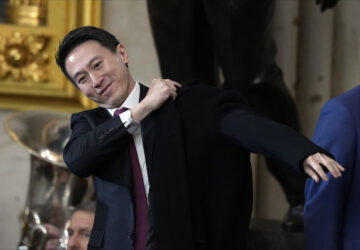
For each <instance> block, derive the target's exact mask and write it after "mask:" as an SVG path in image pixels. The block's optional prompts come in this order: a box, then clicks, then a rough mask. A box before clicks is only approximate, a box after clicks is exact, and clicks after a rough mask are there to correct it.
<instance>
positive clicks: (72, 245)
mask: <svg viewBox="0 0 360 250" xmlns="http://www.w3.org/2000/svg"><path fill="white" fill-rule="evenodd" d="M67 247H68V250H72V249H78V248H79V244H78V240H77V237H76V236H74V235H73V236H71V237H69V240H68V246H67Z"/></svg>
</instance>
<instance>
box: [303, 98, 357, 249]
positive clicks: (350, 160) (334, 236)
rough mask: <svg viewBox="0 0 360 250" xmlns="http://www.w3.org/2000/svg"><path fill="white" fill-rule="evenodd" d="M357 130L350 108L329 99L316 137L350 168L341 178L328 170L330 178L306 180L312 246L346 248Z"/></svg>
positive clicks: (306, 218)
mask: <svg viewBox="0 0 360 250" xmlns="http://www.w3.org/2000/svg"><path fill="white" fill-rule="evenodd" d="M355 134H356V127H355V124H354V121H353V119H352V117H351V114H350V113H349V111H348V110H347V109H346V108H345V107H344V106H343V105H341V104H339V103H337V102H335V101H330V102H328V103H327V104H326V105H325V106H324V108H323V109H322V111H321V113H320V116H319V120H318V123H317V126H316V130H315V133H314V136H313V141H314V142H315V143H317V144H318V145H320V146H322V147H323V148H325V149H327V150H329V152H330V153H332V154H333V155H334V156H335V157H336V159H337V161H339V162H340V163H341V164H342V165H343V166H344V167H345V168H346V172H345V173H344V175H343V176H342V178H340V179H334V178H332V177H331V176H330V175H329V174H328V178H329V181H327V182H321V183H315V182H314V181H313V180H311V179H308V180H307V182H306V187H305V213H304V222H305V236H306V239H307V241H306V243H307V249H308V250H315V249H316V250H317V249H327V250H337V249H341V248H342V240H341V238H342V237H343V231H342V228H343V225H344V214H345V206H346V204H347V200H346V197H347V195H348V194H349V192H350V186H351V174H352V172H353V167H354V166H355V150H356V136H355Z"/></svg>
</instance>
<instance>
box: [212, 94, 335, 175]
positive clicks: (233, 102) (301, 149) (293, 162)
mask: <svg viewBox="0 0 360 250" xmlns="http://www.w3.org/2000/svg"><path fill="white" fill-rule="evenodd" d="M216 106H217V119H216V120H217V121H218V122H219V130H220V132H221V133H223V134H224V135H225V136H226V137H228V138H229V139H230V140H231V141H233V142H234V143H235V144H236V145H238V146H241V147H243V148H245V149H247V150H248V151H250V152H254V153H259V154H263V155H265V156H267V157H270V158H274V159H277V160H280V161H283V162H285V163H287V164H289V165H290V166H292V167H294V168H295V169H297V170H298V171H300V172H302V173H304V170H303V166H302V162H303V160H304V159H305V158H306V157H307V156H309V155H311V154H314V153H317V152H323V153H326V154H329V153H328V152H327V151H326V150H324V149H322V148H320V147H318V146H317V145H315V144H314V143H312V142H311V141H310V140H309V139H307V138H306V137H305V136H303V135H301V134H299V133H298V132H296V131H295V130H293V129H292V128H290V127H288V126H286V125H282V124H279V123H276V122H273V121H271V120H269V119H266V118H264V117H261V116H259V115H258V114H256V113H255V112H253V111H252V110H251V109H249V108H247V107H246V106H245V105H244V102H243V101H241V99H239V97H237V95H235V94H230V95H227V96H226V97H224V98H221V99H220V100H219V102H218V103H217V105H216Z"/></svg>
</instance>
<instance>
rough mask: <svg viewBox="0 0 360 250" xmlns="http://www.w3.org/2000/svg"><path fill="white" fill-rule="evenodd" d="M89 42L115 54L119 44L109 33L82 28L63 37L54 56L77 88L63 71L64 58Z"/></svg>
mask: <svg viewBox="0 0 360 250" xmlns="http://www.w3.org/2000/svg"><path fill="white" fill-rule="evenodd" d="M89 40H94V41H97V42H99V43H100V44H101V45H102V46H104V47H106V48H108V49H109V50H110V51H112V52H113V53H115V52H116V47H117V46H118V45H119V43H120V42H119V40H118V39H117V38H116V37H115V36H114V35H113V34H111V33H110V32H108V31H106V30H104V29H101V28H97V27H93V26H83V27H79V28H76V29H73V30H72V31H70V32H69V33H68V34H67V35H66V36H65V37H64V39H63V40H62V42H61V43H60V45H59V48H58V51H57V53H56V55H55V60H56V63H57V65H58V66H59V67H60V69H61V71H62V72H63V73H64V75H65V76H66V78H67V79H69V80H70V81H71V83H72V84H73V85H74V86H75V87H77V88H78V86H77V85H76V83H75V82H74V81H73V79H72V78H71V77H70V75H69V74H68V72H67V71H66V69H65V58H66V57H67V56H68V55H69V53H70V52H71V51H72V50H73V49H75V48H76V47H77V46H79V45H80V44H82V43H84V42H87V41H89Z"/></svg>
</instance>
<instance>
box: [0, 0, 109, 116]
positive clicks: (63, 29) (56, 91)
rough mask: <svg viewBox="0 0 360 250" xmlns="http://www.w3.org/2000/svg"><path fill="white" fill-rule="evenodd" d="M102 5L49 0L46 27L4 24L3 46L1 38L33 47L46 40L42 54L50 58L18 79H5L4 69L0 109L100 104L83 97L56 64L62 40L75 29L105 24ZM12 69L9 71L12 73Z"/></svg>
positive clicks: (94, 1)
mask: <svg viewBox="0 0 360 250" xmlns="http://www.w3.org/2000/svg"><path fill="white" fill-rule="evenodd" d="M101 7H102V4H101V0H48V3H47V23H46V24H45V25H44V26H37V27H31V26H21V25H14V24H6V23H3V24H0V47H1V41H3V44H4V41H5V43H6V42H8V43H10V42H9V41H17V43H18V44H19V46H28V48H29V50H30V49H31V48H34V47H35V48H36V46H40V45H39V43H38V44H31V43H34V40H35V42H36V41H45V40H46V43H45V42H44V43H43V47H44V49H43V50H42V55H41V56H43V57H45V56H44V55H46V60H45V59H44V60H43V61H42V62H41V63H40V64H39V65H40V66H39V65H35V66H34V67H35V68H34V67H28V69H23V72H27V73H24V74H23V75H25V76H22V78H21V77H20V78H19V77H18V79H14V77H10V76H6V77H4V76H3V77H2V78H1V72H0V108H3V109H17V110H29V109H50V110H57V111H65V112H76V111H79V110H83V109H86V108H92V107H96V104H95V103H93V102H91V101H90V100H89V99H87V98H86V97H85V96H83V95H82V94H81V92H80V91H78V90H77V89H75V88H74V87H73V86H72V84H71V83H70V82H69V81H67V80H66V78H65V77H64V76H63V74H62V72H61V70H60V69H59V68H58V67H57V65H56V62H55V59H54V55H55V53H56V50H57V46H58V45H59V42H60V41H61V40H62V38H63V37H64V36H65V35H66V33H67V32H69V31H70V30H71V29H73V28H75V27H79V26H83V25H92V26H97V27H100V26H101ZM14 37H15V38H14ZM19 37H20V38H19ZM29 37H30V38H29ZM34 37H35V38H34ZM1 38H2V40H1ZM37 38H39V39H37ZM40 38H41V39H43V40H41V39H40ZM16 39H17V40H16ZM36 39H37V40H36ZM19 41H20V42H19ZM44 44H46V45H44ZM32 56H33V55H32ZM3 58H4V56H3ZM0 59H1V50H0ZM0 63H1V60H0ZM0 66H1V65H0ZM4 68H6V69H7V70H8V71H9V72H10V73H14V72H15V71H16V70H17V71H16V72H15V73H16V74H15V73H14V74H13V75H17V76H18V75H19V70H18V69H17V68H14V72H12V71H11V69H8V68H9V67H7V66H6V65H5V66H4V67H3V72H4ZM0 70H1V68H0ZM36 70H37V71H39V72H37V71H36ZM9 72H7V73H8V74H10V73H9ZM21 72H22V71H21ZM35 73H36V74H35ZM37 73H38V74H37ZM29 75H31V76H32V77H30V76H29ZM44 75H45V76H46V77H45V76H44ZM39 76H40V78H39ZM41 76H44V77H41ZM34 79H35V80H34ZM39 79H40V80H39ZM44 79H45V80H44Z"/></svg>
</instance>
